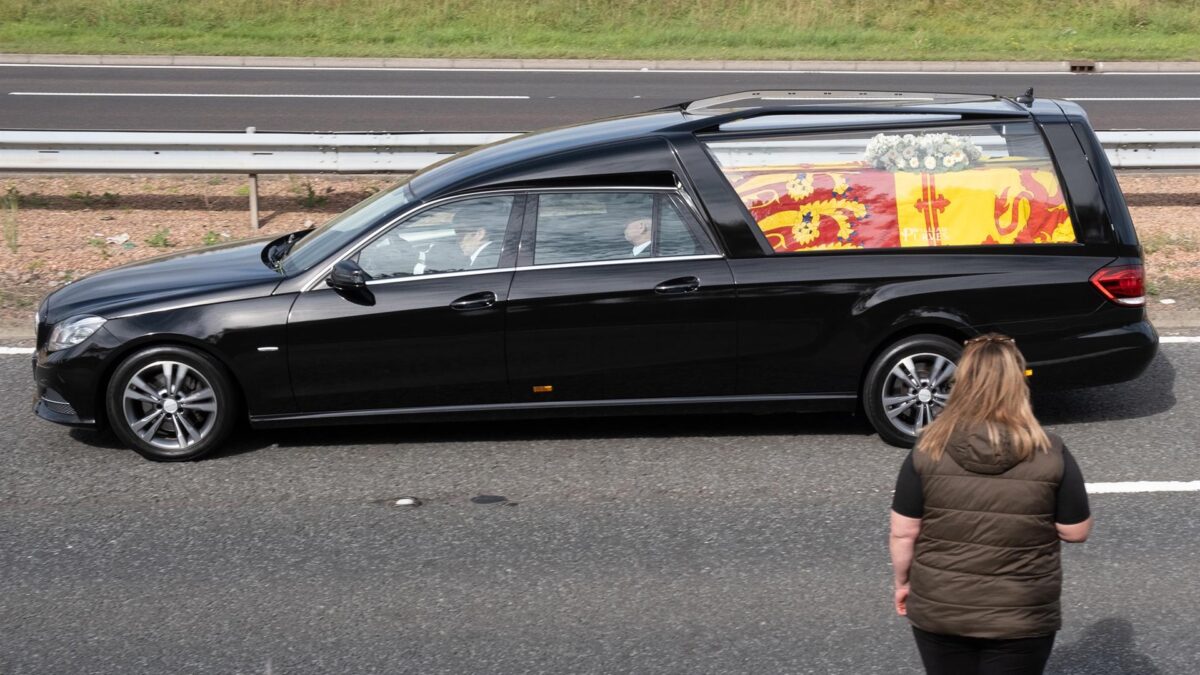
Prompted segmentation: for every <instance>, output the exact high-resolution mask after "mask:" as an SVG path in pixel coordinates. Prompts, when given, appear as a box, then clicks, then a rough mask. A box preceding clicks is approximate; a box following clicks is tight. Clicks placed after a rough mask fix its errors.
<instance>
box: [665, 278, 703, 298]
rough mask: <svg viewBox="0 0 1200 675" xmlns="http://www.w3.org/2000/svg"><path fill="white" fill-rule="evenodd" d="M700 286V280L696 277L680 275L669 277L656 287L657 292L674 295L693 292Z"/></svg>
mask: <svg viewBox="0 0 1200 675" xmlns="http://www.w3.org/2000/svg"><path fill="white" fill-rule="evenodd" d="M697 288H700V280H699V279H697V278H696V277H679V278H678V279H669V280H667V281H664V282H662V283H661V284H659V285H657V286H655V287H654V292H655V293H662V294H663V295H673V294H676V293H691V292H692V291H694V290H696V289H697Z"/></svg>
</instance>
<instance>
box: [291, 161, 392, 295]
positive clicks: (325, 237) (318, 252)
mask: <svg viewBox="0 0 1200 675" xmlns="http://www.w3.org/2000/svg"><path fill="white" fill-rule="evenodd" d="M415 201H416V197H415V196H414V195H413V193H412V190H410V189H409V187H408V182H407V181H405V182H403V183H400V184H398V185H396V186H394V187H392V188H389V189H387V190H382V191H380V192H378V193H376V194H374V195H372V196H370V197H368V198H366V199H364V200H362V201H361V202H359V203H357V204H355V205H354V206H352V207H350V208H349V209H347V210H345V211H343V212H342V213H339V214H338V215H336V216H334V217H333V218H331V219H330V220H329V221H327V222H326V223H325V224H324V225H321V226H320V227H318V228H317V229H316V230H313V232H312V233H311V234H309V235H307V236H305V237H304V238H303V239H300V240H298V241H297V242H296V243H295V244H294V245H293V246H292V248H291V250H290V251H288V253H287V255H286V256H285V257H284V258H283V259H282V260H281V261H280V263H281V266H282V269H283V271H284V272H285V273H287V274H296V273H298V272H303V271H304V270H307V269H309V268H310V267H312V266H313V265H316V264H317V263H319V262H321V261H322V260H324V259H325V258H327V257H329V256H330V255H332V254H333V253H335V252H336V251H337V250H338V249H340V248H342V247H343V246H345V245H346V244H348V243H350V242H351V241H352V240H354V239H355V238H357V237H358V236H359V235H361V234H362V233H364V232H366V231H367V230H369V229H370V228H371V227H373V226H374V225H376V224H379V223H382V222H383V221H384V220H386V219H388V218H390V217H392V216H393V215H395V214H397V213H399V212H400V211H401V210H403V209H404V208H405V207H407V206H409V205H410V204H412V203H414V202H415Z"/></svg>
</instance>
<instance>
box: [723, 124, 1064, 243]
mask: <svg viewBox="0 0 1200 675" xmlns="http://www.w3.org/2000/svg"><path fill="white" fill-rule="evenodd" d="M706 145H707V146H708V148H709V150H710V151H711V152H712V154H713V156H714V158H715V159H716V161H717V163H718V165H719V166H720V168H721V171H722V173H723V174H724V175H725V177H726V178H727V179H728V180H729V182H730V183H731V184H732V186H733V188H734V190H736V191H737V194H738V196H739V197H740V198H741V201H742V203H743V204H744V205H745V207H746V209H747V210H749V212H750V215H751V216H752V217H753V219H754V222H755V223H756V224H757V226H758V228H759V229H760V230H761V231H762V234H763V236H764V237H765V238H766V240H767V242H768V243H769V244H770V246H771V249H772V250H774V251H775V252H778V253H787V252H800V251H814V250H861V249H881V248H882V249H889V248H920V247H939V246H980V245H1014V244H1017V245H1027V244H1067V243H1074V242H1075V241H1076V234H1075V229H1074V226H1073V224H1072V222H1071V215H1070V210H1069V209H1068V208H1067V202H1066V198H1065V196H1064V193H1063V190H1062V187H1061V185H1060V184H1059V180H1058V175H1057V174H1056V172H1055V169H1054V164H1053V162H1052V161H1051V159H1050V155H1049V152H1048V151H1047V149H1046V146H1045V143H1044V142H1043V140H1042V137H1041V135H1040V134H1039V133H1038V131H1037V130H1036V129H1035V128H1034V126H1033V124H1032V123H1029V122H1019V123H1004V124H992V125H976V126H956V127H946V128H940V129H933V128H923V129H912V130H888V131H886V132H854V133H839V134H820V135H804V136H791V137H780V136H775V137H771V138H754V139H738V140H727V141H723V140H708V141H706Z"/></svg>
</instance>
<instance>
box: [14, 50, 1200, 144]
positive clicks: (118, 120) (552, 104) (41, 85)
mask: <svg viewBox="0 0 1200 675" xmlns="http://www.w3.org/2000/svg"><path fill="white" fill-rule="evenodd" d="M1031 85H1032V86H1034V87H1035V90H1036V93H1037V94H1038V95H1040V96H1046V97H1059V98H1079V99H1081V100H1080V101H1079V102H1080V104H1081V105H1083V106H1084V107H1085V108H1086V109H1087V110H1088V111H1089V114H1090V115H1091V116H1092V122H1093V125H1094V126H1095V127H1096V128H1097V129H1195V128H1198V127H1200V74H1148V75H1147V74H1074V75H1072V74H1063V73H1037V74H1019V73H1018V74H978V73H967V74H870V73H830V74H820V73H812V74H806V73H780V74H771V73H729V72H726V73H721V72H664V71H644V72H641V71H624V72H610V71H587V70H580V71H570V72H561V71H560V72H540V71H532V70H518V71H498V70H492V71H487V70H382V69H377V70H321V69H286V68H285V69H254V68H175V67H167V68H163V67H155V68H136V67H32V66H12V67H0V126H3V127H5V128H10V129H16V128H26V129H130V130H137V129H147V130H189V131H200V130H238V131H241V130H244V129H245V128H246V127H247V126H255V127H257V128H258V129H259V130H262V131H366V130H373V131H421V130H424V131H528V130H534V129H540V128H545V127H551V126H558V125H563V124H570V123H574V122H582V121H586V120H590V119H595V118H598V117H604V116H609V115H619V114H625V113H632V112H638V111H642V110H648V109H651V108H656V107H660V106H664V105H670V104H674V103H678V102H680V101H687V100H694V99H697V98H702V97H706V96H713V95H717V94H724V93H729V92H732V91H745V90H749V89H757V88H767V89H771V88H774V89H788V88H809V89H837V90H842V89H853V90H887V91H892V90H907V91H935V92H943V91H948V92H976V93H998V94H1005V95H1010V96H1016V95H1017V94H1020V93H1022V92H1024V91H1025V89H1026V87H1029V86H1031ZM411 97H418V98H411Z"/></svg>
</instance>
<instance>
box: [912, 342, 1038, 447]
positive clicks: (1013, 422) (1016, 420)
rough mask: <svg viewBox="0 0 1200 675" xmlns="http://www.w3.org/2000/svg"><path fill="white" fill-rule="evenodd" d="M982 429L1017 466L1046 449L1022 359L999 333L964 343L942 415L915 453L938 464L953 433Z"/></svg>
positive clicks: (920, 442) (921, 440)
mask: <svg viewBox="0 0 1200 675" xmlns="http://www.w3.org/2000/svg"><path fill="white" fill-rule="evenodd" d="M980 426H982V427H986V428H987V433H988V441H989V442H990V443H991V444H992V446H994V447H996V448H999V447H1000V444H1001V443H1006V444H1007V445H1008V447H1009V448H1010V449H1011V450H1012V452H1013V453H1014V454H1015V455H1016V456H1017V458H1018V459H1020V460H1021V461H1025V460H1027V459H1029V458H1030V457H1032V456H1033V453H1034V452H1035V451H1037V450H1042V451H1046V450H1047V449H1049V447H1050V439H1049V438H1048V437H1047V436H1046V432H1045V430H1043V429H1042V425H1041V424H1039V423H1038V421H1037V418H1036V417H1034V416H1033V408H1032V406H1030V404H1029V385H1028V383H1026V382H1025V357H1024V356H1022V355H1021V352H1020V350H1018V349H1017V345H1016V343H1015V342H1013V339H1012V338H1010V337H1007V336H1004V335H999V334H997V333H988V334H986V335H980V336H979V337H976V338H972V339H970V340H967V342H966V348H965V349H964V350H963V354H962V358H961V359H960V360H959V363H958V368H957V369H956V370H955V371H954V388H953V389H952V390H951V391H950V400H949V401H948V402H947V403H946V409H945V410H943V411H942V414H940V415H938V416H937V417H936V418H935V419H934V420H933V422H932V423H930V425H929V426H927V427H926V428H925V431H924V433H922V434H921V436H920V438H919V439H917V451H918V452H927V453H929V456H930V457H931V458H932V459H934V460H938V459H940V458H941V456H942V452H943V451H944V450H945V449H946V444H947V443H948V442H949V441H950V437H951V436H952V435H953V434H954V432H956V431H959V430H965V429H973V428H977V427H980Z"/></svg>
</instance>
